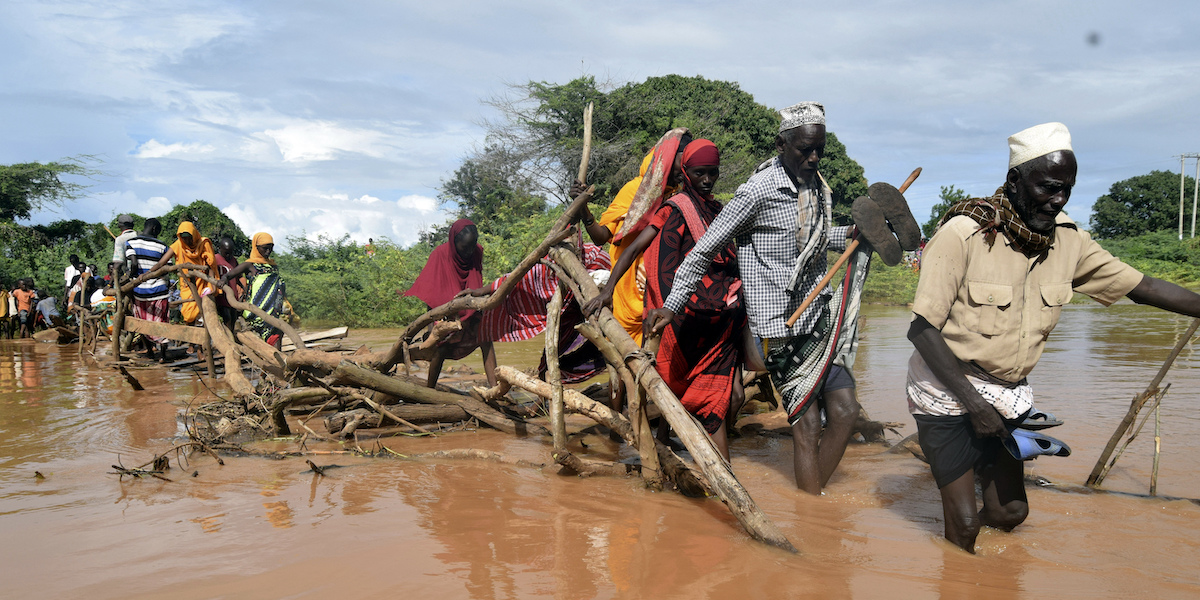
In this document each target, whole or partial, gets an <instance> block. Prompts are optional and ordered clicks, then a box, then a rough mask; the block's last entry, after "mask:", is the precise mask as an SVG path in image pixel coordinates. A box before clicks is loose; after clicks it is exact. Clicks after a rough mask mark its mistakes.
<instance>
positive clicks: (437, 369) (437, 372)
mask: <svg viewBox="0 0 1200 600" xmlns="http://www.w3.org/2000/svg"><path fill="white" fill-rule="evenodd" d="M434 352H436V354H434V356H433V358H431V359H429V376H428V377H427V378H426V379H425V387H427V388H434V387H437V381H438V377H441V375H442V363H444V362H446V355H445V354H442V351H441V350H435V351H434Z"/></svg>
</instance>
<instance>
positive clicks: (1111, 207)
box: [1091, 171, 1195, 239]
mask: <svg viewBox="0 0 1200 600" xmlns="http://www.w3.org/2000/svg"><path fill="white" fill-rule="evenodd" d="M1194 185H1195V180H1194V179H1192V178H1191V177H1188V178H1187V179H1186V180H1185V182H1184V188H1185V191H1186V192H1188V194H1189V195H1190V193H1191V191H1192V190H1193V186H1194ZM1183 219H1184V221H1183V222H1184V231H1188V230H1189V229H1188V228H1189V227H1190V223H1191V219H1192V203H1191V199H1190V198H1187V199H1186V201H1185V202H1184V213H1183ZM1178 227H1179V175H1177V174H1175V173H1171V172H1168V171H1151V172H1150V173H1147V174H1146V175H1138V176H1137V177H1130V178H1129V179H1125V180H1122V181H1118V182H1116V183H1114V184H1112V187H1110V188H1108V193H1107V194H1105V195H1103V196H1100V197H1099V198H1098V199H1096V202H1095V204H1093V205H1092V219H1091V230H1092V235H1094V236H1096V237H1097V238H1107V239H1116V238H1125V237H1132V236H1136V235H1141V234H1143V233H1150V232H1155V231H1166V230H1172V231H1178Z"/></svg>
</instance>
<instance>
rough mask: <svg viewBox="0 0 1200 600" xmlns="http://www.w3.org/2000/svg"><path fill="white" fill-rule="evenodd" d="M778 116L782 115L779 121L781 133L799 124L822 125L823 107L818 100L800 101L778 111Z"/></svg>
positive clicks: (823, 120)
mask: <svg viewBox="0 0 1200 600" xmlns="http://www.w3.org/2000/svg"><path fill="white" fill-rule="evenodd" d="M779 116H780V117H783V120H782V121H781V122H780V123H779V131H780V132H781V133H782V132H784V131H787V130H789V129H794V128H796V127H799V126H801V125H824V124H825V107H824V106H822V105H821V103H820V102H801V103H799V104H793V105H791V106H789V107H787V108H785V109H783V110H781V111H779Z"/></svg>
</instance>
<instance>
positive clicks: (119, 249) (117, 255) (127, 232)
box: [110, 215, 138, 277]
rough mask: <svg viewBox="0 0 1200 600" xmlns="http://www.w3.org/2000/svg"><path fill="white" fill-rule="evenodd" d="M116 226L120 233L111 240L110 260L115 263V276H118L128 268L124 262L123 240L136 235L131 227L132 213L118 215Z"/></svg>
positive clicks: (125, 240) (135, 231) (126, 240)
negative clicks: (111, 253)
mask: <svg viewBox="0 0 1200 600" xmlns="http://www.w3.org/2000/svg"><path fill="white" fill-rule="evenodd" d="M117 227H118V228H119V229H120V230H121V233H120V234H119V235H117V237H116V239H114V240H113V255H112V261H110V262H111V263H112V264H113V265H116V267H117V276H118V277H120V276H122V275H124V274H125V273H126V271H127V268H128V265H126V264H125V242H128V241H129V240H131V239H133V238H135V237H137V234H138V232H137V230H135V229H134V228H133V216H132V215H120V216H118V217H117Z"/></svg>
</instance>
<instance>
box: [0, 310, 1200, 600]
mask: <svg viewBox="0 0 1200 600" xmlns="http://www.w3.org/2000/svg"><path fill="white" fill-rule="evenodd" d="M1064 312H1065V314H1064V316H1063V319H1062V321H1061V323H1060V325H1059V326H1058V328H1057V329H1056V330H1055V332H1054V333H1053V335H1052V339H1051V342H1050V346H1049V347H1048V349H1047V352H1046V354H1045V355H1044V357H1043V359H1042V362H1041V364H1040V365H1039V366H1038V368H1037V369H1036V370H1035V371H1034V373H1033V376H1032V377H1031V378H1030V381H1031V383H1032V384H1033V386H1034V389H1035V393H1036V394H1037V398H1038V405H1039V406H1040V407H1041V408H1043V409H1045V410H1049V411H1051V412H1054V413H1055V414H1057V415H1058V416H1059V417H1062V418H1064V419H1065V420H1066V421H1067V424H1066V425H1064V426H1063V427H1060V428H1058V430H1056V431H1055V435H1056V437H1061V438H1063V439H1064V440H1067V441H1068V442H1069V443H1070V444H1071V445H1072V447H1073V448H1074V450H1075V454H1073V455H1072V456H1071V457H1068V458H1065V459H1063V458H1053V459H1051V458H1043V459H1040V460H1039V461H1036V462H1035V463H1032V471H1033V472H1034V473H1035V474H1037V475H1041V476H1044V477H1048V478H1050V479H1051V480H1054V481H1061V482H1068V483H1079V482H1082V481H1083V479H1084V478H1086V475H1087V473H1088V471H1090V469H1091V465H1092V463H1093V462H1094V461H1095V458H1096V456H1097V455H1098V454H1099V452H1100V449H1101V448H1102V446H1103V444H1104V442H1105V441H1106V440H1107V437H1108V434H1109V433H1110V432H1111V431H1112V429H1113V428H1114V427H1115V426H1116V424H1117V422H1118V421H1119V420H1120V419H1121V417H1122V416H1123V414H1124V412H1125V409H1126V407H1127V406H1128V403H1129V400H1130V399H1131V398H1132V397H1133V396H1134V395H1136V394H1137V393H1139V392H1140V391H1141V390H1142V389H1143V388H1144V387H1145V385H1146V384H1147V383H1148V382H1149V380H1150V379H1151V378H1152V377H1153V376H1154V373H1155V372H1156V371H1157V369H1158V367H1159V365H1160V364H1161V362H1162V360H1163V359H1164V358H1165V357H1166V354H1167V353H1168V352H1169V351H1170V348H1171V347H1172V346H1173V345H1174V343H1175V342H1176V340H1177V339H1178V336H1180V335H1182V333H1183V331H1184V329H1185V328H1186V326H1187V323H1188V321H1187V319H1182V318H1178V317H1173V316H1170V315H1164V314H1163V313H1160V312H1157V311H1153V310H1150V309H1145V308H1142V307H1137V306H1132V305H1120V306H1116V307H1112V308H1110V309H1107V310H1104V309H1100V308H1094V307H1090V306H1071V307H1068V308H1067V309H1066V310H1065V311H1064ZM865 315H866V316H865V320H864V323H863V328H862V332H863V340H862V344H861V349H860V354H859V358H858V363H857V365H856V368H855V375H856V378H857V381H858V385H859V392H860V399H861V400H862V403H863V405H864V406H865V407H866V408H867V410H868V411H870V413H871V414H872V416H873V417H874V418H877V419H880V420H887V421H898V422H902V423H905V424H906V426H905V428H904V429H905V430H906V433H907V432H911V431H913V426H912V421H911V418H910V417H909V416H908V415H907V414H906V406H905V402H904V397H903V393H904V391H903V381H904V369H905V364H906V361H907V357H908V355H909V353H911V352H912V347H911V345H909V344H908V342H907V340H905V339H904V333H905V331H906V329H907V326H908V319H909V313H908V312H907V311H906V310H904V309H899V308H881V307H868V308H867V309H866V311H865ZM394 335H395V332H366V334H365V335H361V336H356V337H359V338H360V341H366V342H368V343H370V344H372V345H375V346H382V345H386V344H387V343H389V342H390V340H391V339H393V338H394ZM498 350H500V351H501V356H502V359H501V362H502V363H507V364H515V365H516V366H522V367H525V366H531V365H532V364H533V363H534V362H535V361H536V360H537V356H538V354H539V353H540V351H541V341H540V340H533V341H531V342H528V343H524V344H508V345H503V344H502V345H501V346H500V348H498ZM1198 360H1200V356H1198V355H1197V354H1196V353H1195V351H1194V350H1193V349H1192V348H1190V347H1189V348H1188V349H1186V350H1185V351H1184V353H1183V354H1182V355H1181V356H1180V358H1179V360H1178V362H1177V365H1176V367H1175V368H1174V369H1173V370H1172V372H1171V374H1170V375H1169V376H1168V378H1167V380H1166V381H1167V382H1170V383H1172V384H1173V386H1172V388H1171V392H1170V393H1169V394H1168V395H1167V397H1166V399H1165V401H1164V404H1163V411H1162V419H1163V423H1164V430H1165V433H1164V438H1163V442H1164V445H1163V456H1162V466H1161V469H1160V480H1159V487H1160V490H1161V491H1162V493H1165V494H1172V495H1177V496H1185V497H1200V475H1198V474H1197V473H1196V471H1195V469H1193V468H1192V465H1193V464H1194V463H1195V461H1196V460H1197V458H1200V447H1198V445H1200V442H1198V441H1197V440H1198V439H1200V435H1197V434H1200V418H1198V417H1197V416H1196V412H1195V411H1194V410H1193V409H1192V405H1193V404H1194V402H1195V398H1193V397H1192V396H1193V395H1194V393H1195V392H1194V390H1196V389H1197V385H1196V384H1197V382H1198V381H1197V380H1198V379H1200V369H1198V368H1197V367H1200V364H1197V361H1198ZM461 364H462V365H465V366H467V367H470V368H473V369H479V367H480V363H479V359H478V357H468V358H467V359H465V360H464V361H461ZM135 374H136V376H137V377H138V379H139V380H140V381H141V382H142V384H143V385H144V386H145V387H146V388H147V389H146V391H144V392H134V391H132V390H131V389H130V388H129V387H128V386H127V385H125V384H124V382H123V381H122V380H121V378H120V376H119V375H117V374H115V373H113V372H112V371H109V370H105V369H99V368H95V367H92V366H89V365H88V364H86V363H85V364H81V363H79V362H78V360H77V356H76V354H75V348H73V347H65V348H58V347H56V346H53V345H45V344H36V343H33V342H31V341H11V342H0V465H3V467H4V468H3V469H0V498H2V499H3V501H2V502H0V536H3V539H5V540H7V541H8V542H7V543H5V544H3V546H0V548H3V549H2V550H0V576H2V581H3V582H4V583H3V584H0V590H3V592H4V593H3V596H5V597H23V596H31V597H56V598H57V597H87V598H89V599H93V598H114V597H121V598H125V597H153V598H160V597H171V598H211V597H224V598H240V597H245V598H261V597H296V598H310V597H312V598H316V597H321V598H326V597H329V596H330V595H331V594H337V595H348V594H350V595H361V596H367V597H380V596H384V595H388V596H392V595H401V594H403V595H405V596H413V595H415V596H417V597H438V598H462V597H468V598H478V599H498V598H518V597H520V598H529V597H553V598H646V597H667V598H673V597H676V598H683V597H687V598H698V597H704V598H740V597H761V598H778V597H818V596H820V597H836V598H845V597H855V598H889V599H891V598H898V597H902V598H910V597H911V598H966V597H971V598H1020V597H1038V598H1044V597H1054V598H1058V597H1078V598H1083V597H1087V598H1092V597H1122V596H1136V597H1142V596H1147V595H1150V596H1155V597H1195V596H1197V595H1200V575H1197V574H1196V572H1195V564H1196V561H1197V557H1198V554H1200V553H1198V550H1200V507H1197V506H1196V505H1194V504H1192V503H1189V502H1185V501H1176V502H1168V501H1163V500H1157V499H1147V498H1140V497H1134V496H1122V495H1115V494H1093V495H1084V494H1078V493H1065V492H1060V491H1054V490H1048V489H1035V490H1032V491H1031V493H1030V500H1031V506H1032V515H1031V517H1030V518H1029V520H1028V521H1027V523H1026V524H1025V525H1023V526H1022V527H1020V528H1018V530H1017V531H1016V532H1014V533H1011V534H1009V533H1001V532H996V531H992V530H985V531H984V532H983V534H981V536H980V539H979V550H980V555H979V556H970V555H967V554H965V553H963V552H961V551H959V550H958V549H956V548H953V547H952V546H950V545H949V544H946V543H945V542H944V541H942V540H941V537H940V536H941V530H942V515H941V506H940V503H939V502H938V495H937V490H936V487H935V486H934V484H933V481H932V478H931V477H930V476H929V473H928V469H927V468H926V467H925V466H924V465H923V464H922V463H920V462H918V461H916V460H915V459H912V458H911V457H906V456H902V455H896V454H884V453H881V449H880V448H879V447H876V446H852V447H851V448H850V449H849V450H848V452H847V457H846V459H845V460H844V462H843V465H842V468H841V469H840V470H839V472H838V473H837V474H835V476H834V479H833V481H832V482H831V485H830V488H829V489H828V491H827V494H826V496H824V497H820V498H812V497H809V496H806V495H803V494H800V493H798V492H796V490H795V485H794V482H793V481H792V476H791V468H790V461H791V443H790V441H789V440H787V439H785V438H776V437H766V436H757V437H748V438H740V439H735V440H733V444H732V447H733V455H734V461H733V465H734V469H735V472H736V473H737V474H738V476H739V478H740V479H741V480H742V482H743V483H744V484H745V485H746V487H747V489H748V490H749V491H750V492H751V493H752V494H753V495H754V497H755V500H756V501H757V502H758V503H759V505H760V507H762V508H763V510H765V511H766V512H767V513H768V514H769V515H770V516H771V517H772V518H773V519H774V520H775V521H776V523H777V524H778V525H779V526H780V527H781V528H782V529H783V530H784V532H785V533H786V534H787V535H788V537H789V538H790V539H791V540H792V542H793V543H794V544H795V545H796V546H797V547H799V548H801V550H802V551H803V552H804V555H803V556H801V557H794V556H790V555H785V554H782V553H780V552H777V551H775V550H772V549H768V548H764V547H762V546H761V545H759V544H756V543H754V542H751V541H750V540H748V539H747V538H746V536H745V535H744V534H743V533H742V532H741V530H740V529H739V528H738V526H737V523H736V521H734V520H733V518H732V517H731V516H730V514H729V512H728V510H727V509H726V508H725V507H724V506H723V505H722V504H720V503H719V502H717V501H715V500H708V501H697V500H690V499H687V498H682V497H680V496H678V495H675V494H670V493H653V492H648V491H646V490H644V489H642V488H641V486H640V485H639V483H638V481H637V480H636V479H579V478H575V477H565V476H560V475H558V474H557V473H556V469H554V468H553V467H546V468H544V469H532V468H525V467H516V466H509V465H501V464H493V463H481V462H472V461H446V462H441V463H428V462H411V461H401V460H383V459H374V460H373V459H367V458H359V457H354V456H350V455H324V456H318V457H314V462H316V463H318V464H321V465H330V464H336V465H339V466H340V467H341V468H335V469H330V470H328V471H327V474H326V475H325V476H318V475H315V474H313V473H312V472H311V471H310V470H309V469H308V466H307V465H306V464H305V463H304V461H303V460H301V459H287V460H280V461H269V460H265V459H254V458H231V459H227V461H226V465H225V466H223V467H222V466H217V465H216V464H215V463H214V462H213V461H212V460H211V459H210V458H207V457H203V456H199V457H192V458H191V459H190V460H189V461H188V462H187V465H186V468H185V469H183V470H180V469H179V468H178V467H177V465H176V464H175V463H174V462H173V463H172V470H171V471H170V472H169V473H168V476H169V477H170V478H171V479H173V481H172V482H163V481H158V480H145V481H142V480H130V479H128V478H126V479H125V480H123V481H119V480H118V479H117V477H116V476H114V475H109V474H106V472H107V471H108V470H110V468H109V465H111V464H114V463H116V462H118V461H121V462H122V463H123V464H125V465H126V466H133V465H135V464H138V463H140V462H142V461H144V460H146V459H147V458H148V457H149V456H150V455H151V454H152V453H153V452H154V451H161V450H164V449H166V448H168V447H169V446H170V444H171V443H172V442H173V441H174V440H175V438H176V437H177V436H178V435H179V431H180V430H179V425H178V421H177V418H176V413H177V411H178V408H179V407H180V406H181V405H183V404H185V403H187V402H190V401H193V400H196V401H204V400H205V399H206V398H208V396H207V391H206V390H205V389H204V387H203V386H202V385H201V384H200V383H199V382H198V381H197V380H196V378H195V376H194V375H188V374H181V373H169V372H166V371H162V370H158V369H150V370H139V371H137V372H136V373H135ZM1143 436H1144V437H1146V438H1147V439H1145V440H1139V441H1138V442H1135V444H1134V445H1133V446H1131V448H1130V450H1129V451H1128V452H1127V453H1126V456H1125V458H1123V459H1122V462H1121V463H1119V464H1118V466H1117V467H1116V468H1115V469H1114V470H1113V472H1112V474H1111V475H1110V478H1109V480H1108V484H1107V485H1106V487H1109V488H1111V489H1115V490H1124V491H1128V492H1137V493H1144V492H1145V489H1146V485H1147V482H1148V477H1149V468H1150V459H1151V449H1152V443H1151V440H1150V439H1148V438H1149V436H1148V435H1147V434H1143ZM589 440H590V438H589ZM588 444H589V449H590V451H592V452H595V453H598V454H599V455H601V456H611V455H612V452H613V449H612V447H611V446H609V445H608V444H607V443H605V442H604V441H602V440H600V439H596V440H594V441H589V442H588ZM389 445H390V446H391V447H393V448H394V449H396V450H397V451H398V452H401V453H407V454H412V453H417V452H423V451H429V450H437V449H447V448H455V447H472V448H480V449H485V450H494V451H497V452H501V453H503V454H505V455H506V456H508V457H510V458H513V459H525V460H529V461H534V462H548V461H549V458H548V448H547V447H546V446H544V445H542V444H541V443H539V442H537V441H533V440H517V439H513V438H510V437H509V436H506V435H503V434H499V433H496V432H494V431H490V430H481V431H477V432H473V433H461V434H454V435H449V436H444V437H441V438H437V439H397V440H394V441H391V442H389ZM329 449H331V450H336V449H338V447H337V446H330V447H329ZM34 470H37V471H40V472H42V473H43V474H45V475H46V476H47V478H46V479H45V480H40V481H39V480H37V479H35V478H34V476H33V471H34ZM193 473H194V474H195V476H194V477H193V476H192V475H193ZM16 540H19V542H16ZM64 564H69V565H71V567H70V568H62V566H61V565H64Z"/></svg>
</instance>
